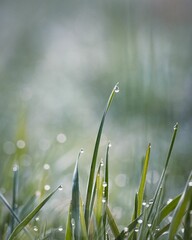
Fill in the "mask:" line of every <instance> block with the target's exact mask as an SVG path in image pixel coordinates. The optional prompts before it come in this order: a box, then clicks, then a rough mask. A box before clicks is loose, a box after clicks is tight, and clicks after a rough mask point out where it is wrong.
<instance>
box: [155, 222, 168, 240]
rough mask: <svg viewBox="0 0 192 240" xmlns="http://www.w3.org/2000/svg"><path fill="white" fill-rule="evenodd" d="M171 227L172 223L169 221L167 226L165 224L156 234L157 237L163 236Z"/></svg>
mask: <svg viewBox="0 0 192 240" xmlns="http://www.w3.org/2000/svg"><path fill="white" fill-rule="evenodd" d="M169 227H170V223H168V224H167V225H166V226H164V227H163V228H162V229H160V230H159V231H158V232H157V233H156V234H155V236H154V237H155V239H157V238H159V237H160V236H162V235H163V234H165V233H166V232H167V231H168V230H169Z"/></svg>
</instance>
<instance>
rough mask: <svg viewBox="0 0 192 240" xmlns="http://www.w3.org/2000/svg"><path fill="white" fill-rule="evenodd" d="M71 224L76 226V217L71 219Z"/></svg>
mask: <svg viewBox="0 0 192 240" xmlns="http://www.w3.org/2000/svg"><path fill="white" fill-rule="evenodd" d="M71 226H72V228H75V219H74V218H72V219H71Z"/></svg>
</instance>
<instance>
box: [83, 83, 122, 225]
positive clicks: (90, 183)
mask: <svg viewBox="0 0 192 240" xmlns="http://www.w3.org/2000/svg"><path fill="white" fill-rule="evenodd" d="M118 91H119V88H118V84H116V85H115V87H114V88H113V90H112V92H111V95H110V96H109V99H108V102H107V105H106V108H105V111H104V114H103V117H102V120H101V123H100V126H99V131H98V134H97V138H96V143H95V148H94V152H93V157H92V162H91V170H90V174H89V180H88V187H87V192H86V194H87V195H86V202H85V222H86V226H87V228H88V223H89V218H90V203H91V198H92V193H93V187H94V178H95V167H96V162H97V155H98V150H99V145H100V139H101V134H102V130H103V126H104V122H105V117H106V115H107V112H108V110H109V107H110V105H111V102H112V100H113V97H114V95H115V93H116V92H118Z"/></svg>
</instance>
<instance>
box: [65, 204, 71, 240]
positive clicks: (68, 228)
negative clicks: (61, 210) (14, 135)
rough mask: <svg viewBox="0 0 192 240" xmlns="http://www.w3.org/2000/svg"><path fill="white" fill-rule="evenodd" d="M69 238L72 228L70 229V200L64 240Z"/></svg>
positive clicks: (69, 239)
mask: <svg viewBox="0 0 192 240" xmlns="http://www.w3.org/2000/svg"><path fill="white" fill-rule="evenodd" d="M71 238H72V229H71V202H70V205H69V211H68V217H67V224H66V234H65V240H71Z"/></svg>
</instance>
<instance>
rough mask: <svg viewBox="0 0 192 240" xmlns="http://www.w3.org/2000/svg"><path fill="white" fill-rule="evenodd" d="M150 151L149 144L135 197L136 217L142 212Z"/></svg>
mask: <svg viewBox="0 0 192 240" xmlns="http://www.w3.org/2000/svg"><path fill="white" fill-rule="evenodd" d="M150 151H151V144H149V145H148V148H147V151H146V155H145V161H144V166H143V171H142V175H141V180H140V185H139V191H138V195H137V199H138V206H137V214H136V217H137V216H139V215H140V214H141V210H142V203H143V196H144V191H145V184H146V177H147V171H148V165H149V157H150Z"/></svg>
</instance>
